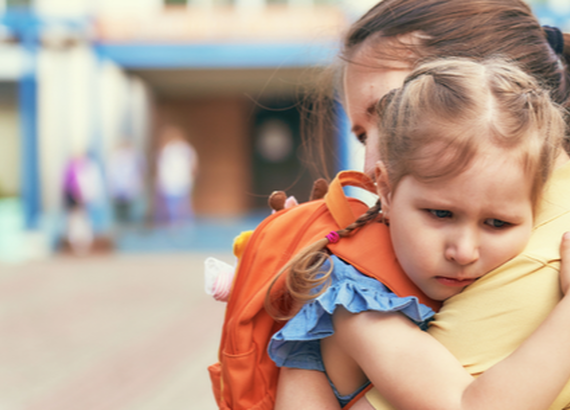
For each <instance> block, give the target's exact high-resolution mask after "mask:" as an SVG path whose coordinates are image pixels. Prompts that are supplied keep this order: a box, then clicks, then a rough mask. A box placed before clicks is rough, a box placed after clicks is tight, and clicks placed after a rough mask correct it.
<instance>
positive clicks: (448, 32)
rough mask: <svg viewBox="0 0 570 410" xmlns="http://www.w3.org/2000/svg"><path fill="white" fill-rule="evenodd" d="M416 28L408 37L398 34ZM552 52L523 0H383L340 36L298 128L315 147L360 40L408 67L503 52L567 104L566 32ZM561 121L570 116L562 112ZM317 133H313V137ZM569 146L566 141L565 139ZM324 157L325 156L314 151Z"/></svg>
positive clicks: (569, 42)
mask: <svg viewBox="0 0 570 410" xmlns="http://www.w3.org/2000/svg"><path fill="white" fill-rule="evenodd" d="M409 34H416V35H415V36H414V41H412V42H409V41H406V42H404V41H398V40H400V39H402V38H403V37H405V36H406V35H409ZM563 39H564V48H563V52H562V53H560V54H556V53H555V52H554V50H553V48H552V47H551V46H550V45H549V43H548V40H547V34H546V32H545V30H544V29H543V27H541V26H540V24H539V22H538V20H537V19H536V17H535V16H534V15H533V14H532V11H531V9H530V7H529V6H528V5H527V4H526V3H525V2H524V1H523V0H421V1H418V0H383V1H381V2H379V3H378V4H377V5H376V6H374V7H373V8H372V9H370V10H369V11H368V12H367V13H366V14H365V15H364V16H362V17H361V18H360V19H359V20H358V21H356V22H355V23H353V24H352V26H351V27H350V28H349V30H348V32H347V34H346V35H345V37H344V42H343V46H342V50H341V53H340V59H341V62H340V69H339V65H337V66H336V67H333V68H332V69H331V70H329V71H328V72H327V74H328V75H327V74H325V75H324V77H323V79H322V82H323V83H322V84H320V85H319V87H318V89H319V91H318V92H316V93H314V94H312V96H313V97H314V98H311V97H309V100H310V109H309V110H308V111H307V115H306V117H308V118H309V121H307V122H306V123H305V126H306V127H305V128H304V135H305V136H306V138H307V140H308V143H309V145H312V144H311V142H316V144H315V145H316V147H317V149H318V152H317V153H316V154H319V153H323V152H325V151H324V150H323V149H322V147H323V141H325V140H327V138H326V137H325V136H326V135H327V134H330V133H331V132H332V131H333V130H331V126H330V124H333V123H334V106H335V104H336V102H335V101H336V99H337V98H336V97H337V95H336V94H337V93H336V91H338V84H339V82H340V81H339V79H340V76H341V75H342V66H343V64H348V63H350V62H351V60H352V58H353V57H354V55H355V54H356V52H358V51H359V50H360V49H362V48H363V46H366V52H370V53H371V54H370V55H371V56H372V57H374V56H378V57H379V58H382V59H383V60H384V61H386V60H390V59H392V60H399V61H403V62H407V63H409V64H410V66H411V67H412V68H413V67H415V66H417V65H418V64H419V63H420V62H421V61H423V60H424V59H433V58H435V57H465V58H472V59H476V60H481V59H486V58H489V57H491V56H496V55H499V56H502V57H504V58H507V59H509V60H512V61H515V62H516V63H517V64H518V65H519V66H520V67H521V68H522V69H523V70H524V71H525V72H527V73H528V74H530V75H532V76H533V77H534V78H535V79H536V80H537V81H538V82H539V84H540V85H541V86H542V87H544V88H545V89H547V90H548V91H549V93H550V96H551V98H552V99H553V100H554V102H556V103H558V104H559V105H561V106H562V107H564V108H565V109H566V111H567V112H568V111H569V110H570V34H564V35H563ZM567 121H570V119H568V120H567ZM313 136H314V137H316V138H313ZM566 149H567V150H570V144H569V143H568V141H567V143H566ZM321 159H322V160H325V161H327V160H328V158H323V157H321Z"/></svg>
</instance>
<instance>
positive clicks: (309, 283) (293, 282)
mask: <svg viewBox="0 0 570 410" xmlns="http://www.w3.org/2000/svg"><path fill="white" fill-rule="evenodd" d="M380 209H381V206H380V201H378V202H377V203H376V204H375V205H374V206H372V207H371V208H369V209H368V211H366V213H365V214H363V215H362V216H360V217H359V218H358V219H357V220H356V221H354V222H353V223H352V224H350V225H349V226H347V227H346V228H345V229H340V230H338V231H336V234H338V237H339V238H345V237H347V236H350V235H353V234H354V233H355V232H356V231H357V230H358V229H359V228H361V227H362V226H364V225H366V224H367V223H369V222H372V221H378V219H379V215H380ZM333 232H335V231H333ZM328 244H329V235H327V237H325V238H323V239H319V240H318V241H316V242H315V243H312V244H311V245H309V246H307V247H305V248H304V249H302V250H301V251H299V253H298V254H297V255H295V256H294V257H293V258H292V259H291V260H290V261H289V262H287V264H286V265H285V266H283V268H281V270H280V271H279V273H277V275H276V276H275V278H274V279H273V281H272V282H271V285H270V286H269V289H268V291H267V294H266V295H265V309H266V310H267V312H268V313H269V314H270V315H271V316H272V317H273V318H274V319H276V320H288V319H290V318H292V317H293V316H295V314H296V313H297V311H298V308H299V307H300V306H301V305H302V304H304V303H306V302H309V301H311V300H313V299H315V298H317V297H319V296H320V295H321V294H322V293H323V292H324V291H325V290H326V289H327V287H328V286H329V285H330V282H331V277H330V275H331V273H332V269H333V266H332V262H331V265H330V267H329V269H327V270H326V271H323V270H321V267H322V265H323V264H324V263H325V261H326V260H330V256H329V253H328V252H327V251H326V247H327V245H328ZM283 274H285V275H286V276H285V289H284V290H283V291H281V292H280V293H278V294H277V292H273V287H274V285H275V283H276V282H277V281H278V279H279V278H280V277H281V276H282V275H283Z"/></svg>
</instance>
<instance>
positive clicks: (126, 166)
mask: <svg viewBox="0 0 570 410" xmlns="http://www.w3.org/2000/svg"><path fill="white" fill-rule="evenodd" d="M145 168H146V167H145V160H144V157H143V156H142V155H141V153H140V152H139V151H137V149H136V148H135V146H134V145H133V144H132V142H131V141H129V140H123V141H122V142H120V143H119V144H118V145H117V147H116V149H115V150H114V151H113V152H112V153H111V156H110V158H109V163H108V168H107V177H108V178H107V180H108V187H109V194H110V195H111V201H112V203H113V210H114V213H115V218H116V219H117V222H119V223H120V224H126V223H129V222H131V221H132V218H133V209H132V208H133V204H134V202H135V201H136V200H137V199H138V198H140V197H141V195H142V193H143V191H144V172H145Z"/></svg>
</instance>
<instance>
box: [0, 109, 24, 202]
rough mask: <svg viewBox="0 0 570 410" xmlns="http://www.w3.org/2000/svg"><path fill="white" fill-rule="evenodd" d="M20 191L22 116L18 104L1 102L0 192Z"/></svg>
mask: <svg viewBox="0 0 570 410" xmlns="http://www.w3.org/2000/svg"><path fill="white" fill-rule="evenodd" d="M19 193H20V116H19V114H18V104H17V101H16V100H15V99H14V100H13V101H2V102H0V194H2V195H10V196H12V195H18V194H19Z"/></svg>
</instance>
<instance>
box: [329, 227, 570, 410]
mask: <svg viewBox="0 0 570 410" xmlns="http://www.w3.org/2000/svg"><path fill="white" fill-rule="evenodd" d="M561 254H562V257H563V260H566V261H570V236H568V235H566V238H565V239H564V240H563V243H562V246H561ZM566 265H568V264H566ZM569 279H570V266H565V265H563V266H562V268H561V283H562V289H563V291H564V292H566V291H568V290H569V285H568V284H569V283H570V280H569ZM334 321H335V331H336V334H337V336H338V341H339V343H340V344H341V346H342V347H343V348H344V349H346V351H347V352H349V353H350V354H351V355H352V357H353V358H354V359H355V360H356V361H357V362H358V363H359V364H360V366H361V367H362V368H363V370H364V371H365V373H366V374H367V375H368V376H369V377H370V379H371V381H372V382H373V384H374V385H375V386H376V388H377V389H378V390H379V391H380V392H381V393H382V394H383V396H384V397H385V398H386V399H388V400H389V401H390V402H391V403H392V404H393V405H394V406H395V407H397V408H399V409H414V410H415V409H418V408H421V409H426V410H429V409H437V410H447V409H485V410H492V409H506V408H509V409H510V408H513V409H514V408H516V409H529V410H530V409H537V410H543V409H545V408H548V406H549V405H550V404H551V403H552V401H553V400H554V399H555V397H556V396H557V394H558V393H559V392H560V390H561V389H562V387H563V386H564V384H565V383H566V382H567V380H568V379H569V378H570V359H569V357H570V297H569V296H565V297H564V298H563V299H562V301H561V302H560V303H559V304H558V305H557V306H556V308H555V309H554V310H553V312H552V313H551V314H550V315H549V317H548V318H547V319H546V320H545V322H544V323H543V324H542V325H541V326H540V327H539V328H538V329H537V330H536V331H535V332H534V333H533V334H532V335H531V336H530V337H529V339H528V340H527V341H525V342H524V343H523V344H522V345H521V346H520V347H519V349H517V350H516V351H515V352H514V353H513V354H512V355H511V356H509V357H507V358H506V359H505V360H503V361H502V362H500V363H498V364H497V365H495V366H494V367H492V368H491V369H489V370H488V371H487V372H485V373H484V374H483V375H481V376H480V377H479V378H477V379H474V378H473V377H471V376H470V375H469V374H468V373H467V372H466V371H465V370H464V369H463V367H462V366H461V365H460V364H459V362H458V361H457V360H456V359H455V358H454V357H453V356H452V355H451V354H450V353H449V352H448V351H447V349H445V348H444V347H443V346H442V345H441V344H439V343H438V342H437V341H436V340H435V339H433V338H431V337H430V336H429V335H428V334H426V333H425V332H422V331H420V330H419V329H418V328H417V327H416V326H415V325H414V324H413V323H411V322H410V321H409V320H407V319H406V318H405V317H403V316H402V315H400V314H382V313H374V312H367V313H364V314H358V315H352V314H350V313H348V312H346V311H343V310H339V311H338V312H337V313H335V317H334Z"/></svg>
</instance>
